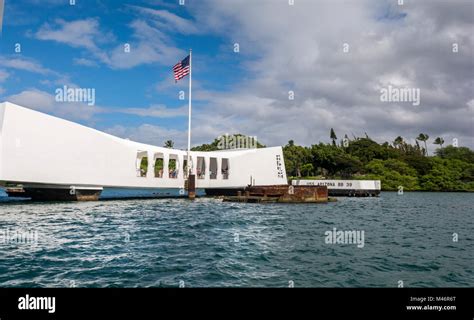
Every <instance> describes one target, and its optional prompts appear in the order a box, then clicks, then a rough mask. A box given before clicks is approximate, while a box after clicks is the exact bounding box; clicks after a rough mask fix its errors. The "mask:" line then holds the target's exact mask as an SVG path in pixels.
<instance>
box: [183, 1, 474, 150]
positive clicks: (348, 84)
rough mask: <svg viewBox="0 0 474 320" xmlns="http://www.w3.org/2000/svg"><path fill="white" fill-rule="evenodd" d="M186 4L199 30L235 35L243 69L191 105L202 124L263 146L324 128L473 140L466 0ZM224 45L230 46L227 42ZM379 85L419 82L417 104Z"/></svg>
mask: <svg viewBox="0 0 474 320" xmlns="http://www.w3.org/2000/svg"><path fill="white" fill-rule="evenodd" d="M188 8H189V10H190V12H191V14H192V15H193V16H194V17H195V19H196V21H197V22H196V23H197V24H198V25H200V26H202V28H203V29H207V30H213V32H214V33H217V34H219V35H221V36H222V37H223V38H224V41H227V42H228V43H229V44H232V43H234V42H238V43H239V44H240V53H239V58H240V59H239V60H241V61H242V60H243V61H244V62H243V64H242V66H243V67H244V68H245V69H246V70H247V75H246V80H247V81H245V82H242V83H238V84H237V83H236V86H235V87H234V89H233V90H232V91H230V92H221V93H207V96H208V97H209V101H210V102H209V105H208V107H207V108H206V109H205V110H200V111H196V117H199V119H201V120H202V121H201V122H200V124H201V125H213V126H214V128H220V130H227V128H229V127H231V128H232V129H233V130H234V131H237V132H242V133H248V134H255V135H257V136H258V137H259V138H260V140H261V141H263V142H264V143H265V142H267V143H268V144H271V145H275V144H284V143H286V141H287V140H288V139H290V138H294V139H295V140H296V141H298V142H299V143H303V144H311V143H317V142H318V141H320V140H323V141H324V140H326V141H327V140H328V139H329V137H328V136H329V130H330V128H331V127H333V128H334V129H335V130H336V132H337V133H338V135H339V136H340V137H341V136H343V135H344V134H345V133H347V134H348V135H349V136H352V133H354V134H356V135H361V136H363V135H364V133H365V132H367V133H368V134H369V136H371V137H372V138H375V139H377V140H381V141H383V139H387V138H388V139H393V138H395V137H396V136H398V135H404V136H416V135H418V134H419V133H420V132H426V133H428V134H430V135H431V136H437V135H446V137H447V138H448V137H453V136H455V137H459V139H460V141H461V140H462V141H465V142H466V143H470V145H471V146H472V145H473V141H472V135H473V122H472V114H469V113H468V110H467V108H466V107H465V105H466V101H470V100H471V99H473V98H474V96H473V87H474V79H473V77H472V74H473V71H474V60H473V59H472V52H473V50H474V35H473V34H472V29H473V28H474V23H473V21H472V18H471V19H469V17H468V14H466V12H472V10H474V4H473V3H472V2H470V1H465V0H457V1H451V2H450V3H449V4H446V3H443V2H442V1H437V0H436V1H433V2H432V1H420V2H406V5H404V6H397V5H396V3H395V4H394V3H389V2H380V1H371V0H363V1H353V2H347V1H344V2H343V1H326V0H321V1H310V0H299V1H295V5H294V6H288V3H287V2H285V1H282V2H278V3H276V2H272V1H258V2H252V3H251V4H249V2H248V1H243V0H230V1H225V2H224V1H217V0H204V1H202V2H200V3H199V4H195V5H192V4H190V5H189V6H188ZM387 12H390V14H387ZM262 13H264V14H263V15H262ZM404 14H406V15H404ZM453 42H458V43H459V46H460V48H461V49H460V51H459V53H453V52H452V44H453ZM344 43H347V44H348V45H349V52H348V53H344V52H343V45H344ZM225 50H229V52H228V53H223V54H234V53H232V52H230V51H231V50H232V45H229V46H228V47H225ZM388 84H395V85H400V86H410V87H414V88H420V90H421V105H420V106H418V107H415V106H413V105H412V104H394V103H382V102H381V101H380V87H381V86H386V85H388ZM290 90H292V91H294V92H295V100H289V99H288V92H289V91H290ZM199 95H200V93H199V92H197V93H196V96H199ZM204 96H206V94H204ZM220 122H221V123H220ZM390 137H391V138H390Z"/></svg>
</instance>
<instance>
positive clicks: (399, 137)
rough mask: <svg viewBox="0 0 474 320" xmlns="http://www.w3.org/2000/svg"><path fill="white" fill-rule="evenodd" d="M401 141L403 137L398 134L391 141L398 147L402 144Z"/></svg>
mask: <svg viewBox="0 0 474 320" xmlns="http://www.w3.org/2000/svg"><path fill="white" fill-rule="evenodd" d="M403 142H404V141H403V138H402V137H401V136H398V137H396V138H395V140H394V141H393V145H394V146H395V148H399V147H400V146H401V145H403Z"/></svg>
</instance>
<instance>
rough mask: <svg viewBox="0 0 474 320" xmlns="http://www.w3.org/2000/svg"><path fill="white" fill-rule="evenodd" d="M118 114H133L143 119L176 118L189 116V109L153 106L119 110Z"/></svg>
mask: <svg viewBox="0 0 474 320" xmlns="http://www.w3.org/2000/svg"><path fill="white" fill-rule="evenodd" d="M117 112H122V113H126V114H133V115H137V116H142V117H155V118H174V117H181V116H187V114H188V107H187V106H182V107H179V108H168V107H166V106H164V105H152V106H150V107H149V108H126V109H119V110H117Z"/></svg>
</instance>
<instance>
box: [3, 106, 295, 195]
mask: <svg viewBox="0 0 474 320" xmlns="http://www.w3.org/2000/svg"><path fill="white" fill-rule="evenodd" d="M191 157H192V158H191V161H192V166H193V168H194V173H195V174H196V188H209V189H213V188H216V189H222V188H243V187H245V186H247V185H249V184H251V183H252V184H256V185H262V186H265V185H282V184H287V178H286V172H285V164H284V159H283V152H282V148H281V147H274V148H264V149H249V150H235V151H216V152H191ZM145 159H146V160H145ZM185 160H186V151H183V150H174V149H167V148H161V147H156V146H152V145H147V144H142V143H137V142H132V141H129V140H125V139H120V138H117V137H115V136H112V135H109V134H106V133H103V132H100V131H97V130H95V129H91V128H88V127H85V126H82V125H79V124H76V123H73V122H70V121H66V120H63V119H59V118H56V117H53V116H50V115H47V114H44V113H40V112H37V111H34V110H31V109H27V108H24V107H21V106H18V105H15V104H12V103H8V102H4V103H1V104H0V183H2V184H5V183H12V184H22V185H24V186H29V187H38V188H40V187H48V188H51V187H52V188H62V189H64V188H68V189H69V188H92V189H101V188H104V187H115V188H182V187H183V186H184V183H185V179H186V176H185V172H184V171H185V170H184V168H185ZM145 163H148V165H147V166H145V168H146V169H143V167H144V165H145Z"/></svg>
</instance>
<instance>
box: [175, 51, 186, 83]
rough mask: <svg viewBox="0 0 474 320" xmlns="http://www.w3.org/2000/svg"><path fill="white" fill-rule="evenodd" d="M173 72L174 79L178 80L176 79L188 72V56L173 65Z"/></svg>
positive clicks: (181, 77)
mask: <svg viewBox="0 0 474 320" xmlns="http://www.w3.org/2000/svg"><path fill="white" fill-rule="evenodd" d="M173 72H174V80H175V81H176V82H178V80H181V79H183V78H184V77H186V76H187V75H188V74H189V56H187V57H186V58H184V59H183V61H180V62H178V63H177V64H176V65H175V66H174V67H173Z"/></svg>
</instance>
